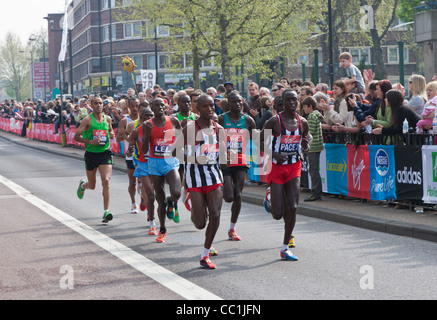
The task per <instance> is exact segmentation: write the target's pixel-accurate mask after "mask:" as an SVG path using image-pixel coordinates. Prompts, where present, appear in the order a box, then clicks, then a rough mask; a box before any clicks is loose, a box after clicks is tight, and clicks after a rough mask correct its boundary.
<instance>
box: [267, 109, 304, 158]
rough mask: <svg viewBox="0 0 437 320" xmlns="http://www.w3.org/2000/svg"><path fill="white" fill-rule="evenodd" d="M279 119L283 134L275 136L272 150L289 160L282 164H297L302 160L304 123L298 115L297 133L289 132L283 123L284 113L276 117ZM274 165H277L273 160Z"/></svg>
mask: <svg viewBox="0 0 437 320" xmlns="http://www.w3.org/2000/svg"><path fill="white" fill-rule="evenodd" d="M276 117H277V118H278V122H279V126H280V128H281V133H280V134H279V135H278V136H274V135H273V140H272V150H273V152H276V153H280V154H283V155H286V156H287V160H286V161H284V162H283V163H282V164H284V165H285V164H292V163H297V162H299V161H300V160H301V153H302V146H301V141H302V135H301V133H302V121H301V119H300V116H299V115H298V114H296V119H297V128H296V130H295V131H293V132H292V131H290V130H288V129H287V128H286V127H285V125H284V122H283V121H282V113H280V114H278V115H277V116H276ZM273 163H277V162H276V160H275V159H273Z"/></svg>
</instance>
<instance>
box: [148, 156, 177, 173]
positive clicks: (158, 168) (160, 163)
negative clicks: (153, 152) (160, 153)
mask: <svg viewBox="0 0 437 320" xmlns="http://www.w3.org/2000/svg"><path fill="white" fill-rule="evenodd" d="M173 169H176V170H179V160H178V159H177V158H152V157H150V158H149V174H150V175H151V176H152V175H153V176H165V175H167V173H169V172H170V171H171V170H173Z"/></svg>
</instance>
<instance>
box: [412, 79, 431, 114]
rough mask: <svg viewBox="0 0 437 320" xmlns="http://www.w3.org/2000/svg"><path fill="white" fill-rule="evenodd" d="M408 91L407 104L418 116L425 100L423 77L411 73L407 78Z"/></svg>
mask: <svg viewBox="0 0 437 320" xmlns="http://www.w3.org/2000/svg"><path fill="white" fill-rule="evenodd" d="M408 91H409V92H410V100H409V101H408V105H409V106H410V107H411V108H412V109H413V110H414V111H415V112H416V113H417V115H418V116H420V115H421V114H422V112H423V107H424V106H425V103H426V102H427V97H426V81H425V77H424V76H421V75H420V74H413V75H412V76H411V77H410V79H409V80H408Z"/></svg>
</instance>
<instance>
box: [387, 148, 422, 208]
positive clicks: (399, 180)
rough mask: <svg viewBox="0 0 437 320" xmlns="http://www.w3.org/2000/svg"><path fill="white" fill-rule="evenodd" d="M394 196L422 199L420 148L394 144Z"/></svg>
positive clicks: (404, 198) (405, 198) (402, 198)
mask: <svg viewBox="0 0 437 320" xmlns="http://www.w3.org/2000/svg"><path fill="white" fill-rule="evenodd" d="M394 152H395V170H396V198H397V199H398V200H422V196H423V172H422V148H421V147H414V146H395V148H394Z"/></svg>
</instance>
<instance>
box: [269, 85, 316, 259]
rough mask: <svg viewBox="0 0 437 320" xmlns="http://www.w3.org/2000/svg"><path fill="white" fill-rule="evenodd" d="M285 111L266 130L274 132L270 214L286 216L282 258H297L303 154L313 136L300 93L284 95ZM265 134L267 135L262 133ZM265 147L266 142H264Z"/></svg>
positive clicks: (279, 216)
mask: <svg viewBox="0 0 437 320" xmlns="http://www.w3.org/2000/svg"><path fill="white" fill-rule="evenodd" d="M282 98H283V104H284V111H282V112H280V113H279V114H278V115H276V116H274V117H272V118H271V119H269V120H268V121H267V123H266V125H265V127H264V130H271V133H272V137H271V139H272V141H271V142H272V145H271V147H272V157H273V160H272V161H273V164H272V170H271V172H270V174H269V179H268V180H269V184H270V195H271V214H272V216H273V218H274V219H276V220H279V219H281V218H283V219H284V223H285V228H284V241H283V245H282V247H281V258H282V259H286V260H291V261H297V260H298V258H297V257H296V256H295V255H293V253H292V252H291V251H290V250H289V242H290V240H291V241H293V238H291V235H292V233H293V229H294V226H295V224H296V209H297V205H298V203H299V192H300V175H301V154H302V152H303V151H308V149H309V145H310V144H311V135H310V134H309V132H308V123H307V121H306V120H305V119H304V118H302V117H300V116H299V115H298V114H297V112H296V109H297V105H298V96H297V93H296V92H295V91H293V90H291V89H286V90H285V91H284V93H283V94H282ZM261 137H264V134H262V135H261ZM261 146H263V144H261Z"/></svg>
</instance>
